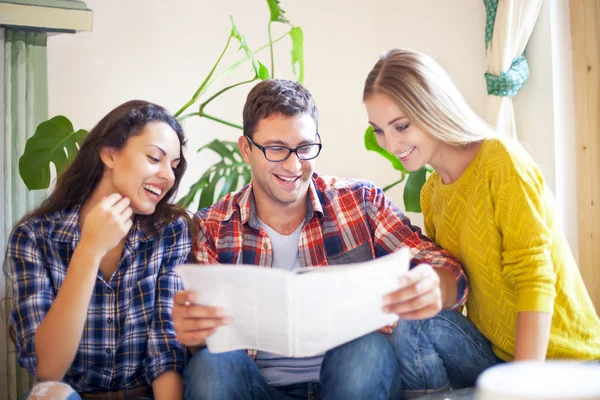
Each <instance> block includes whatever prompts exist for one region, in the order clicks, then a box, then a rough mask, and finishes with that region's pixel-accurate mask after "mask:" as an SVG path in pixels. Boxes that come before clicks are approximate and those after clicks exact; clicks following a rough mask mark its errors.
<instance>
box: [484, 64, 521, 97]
mask: <svg viewBox="0 0 600 400" xmlns="http://www.w3.org/2000/svg"><path fill="white" fill-rule="evenodd" d="M527 78H529V65H528V64H527V59H526V58H525V57H524V56H520V57H517V58H515V59H514V60H513V62H512V64H511V65H510V69H509V70H508V71H507V72H502V73H501V74H500V75H493V74H490V73H489V72H486V73H485V82H486V84H487V92H488V94H491V95H493V96H502V97H507V96H514V95H515V94H517V92H518V91H519V89H521V87H523V85H524V84H525V81H527Z"/></svg>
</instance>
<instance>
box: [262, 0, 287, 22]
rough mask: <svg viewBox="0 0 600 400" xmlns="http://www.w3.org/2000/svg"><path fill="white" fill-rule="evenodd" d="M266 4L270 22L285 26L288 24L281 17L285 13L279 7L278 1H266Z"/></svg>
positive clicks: (284, 18)
mask: <svg viewBox="0 0 600 400" xmlns="http://www.w3.org/2000/svg"><path fill="white" fill-rule="evenodd" d="M267 4H268V5H269V11H270V12H271V19H270V21H271V22H283V23H285V24H289V23H290V21H288V19H287V18H286V17H284V16H283V14H285V11H283V10H282V9H281V7H280V6H279V0H267Z"/></svg>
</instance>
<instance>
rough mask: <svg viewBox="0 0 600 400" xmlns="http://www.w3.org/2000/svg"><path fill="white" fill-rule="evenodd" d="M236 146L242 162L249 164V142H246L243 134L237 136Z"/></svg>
mask: <svg viewBox="0 0 600 400" xmlns="http://www.w3.org/2000/svg"><path fill="white" fill-rule="evenodd" d="M238 147H239V148H240V153H242V158H243V159H244V162H245V163H246V164H250V143H248V139H246V137H245V136H243V135H242V136H240V137H239V139H238Z"/></svg>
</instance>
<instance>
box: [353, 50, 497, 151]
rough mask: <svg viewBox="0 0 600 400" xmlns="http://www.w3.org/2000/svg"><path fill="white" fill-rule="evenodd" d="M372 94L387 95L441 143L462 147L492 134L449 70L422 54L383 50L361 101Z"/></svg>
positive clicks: (370, 75)
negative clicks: (468, 102) (463, 94)
mask: <svg viewBox="0 0 600 400" xmlns="http://www.w3.org/2000/svg"><path fill="white" fill-rule="evenodd" d="M375 93H380V94H383V95H385V96H388V97H389V98H390V99H392V100H393V101H394V102H395V103H396V105H398V107H400V109H402V111H404V113H405V114H406V116H407V117H408V118H409V119H410V120H411V121H413V122H414V123H415V124H417V125H418V126H419V127H420V128H421V129H423V130H424V131H426V132H427V133H429V134H430V135H432V136H434V137H435V138H437V139H439V140H441V141H442V142H445V143H448V144H451V145H455V146H464V145H468V144H469V143H474V142H479V141H481V140H483V139H486V138H488V137H491V136H494V135H495V131H494V130H493V129H492V128H491V127H490V126H489V125H488V124H486V123H485V122H484V121H483V120H482V119H481V118H480V117H479V116H478V115H477V114H476V113H475V112H474V111H473V110H472V109H471V107H469V105H468V104H467V103H466V101H465V99H464V98H463V96H462V94H461V93H460V92H459V90H458V89H457V87H456V85H455V84H454V82H453V81H452V79H451V78H450V76H449V75H448V73H447V72H446V71H445V70H444V69H443V68H442V67H441V66H440V65H439V64H438V63H437V62H436V61H435V60H434V59H433V58H431V57H429V56H426V55H425V54H421V53H418V52H416V51H412V50H406V49H392V50H390V51H388V52H385V53H383V54H382V55H381V57H380V58H379V61H377V63H376V64H375V66H374V67H373V69H372V70H371V72H369V75H368V76H367V80H366V81H365V88H364V91H363V101H364V100H366V99H367V98H368V97H369V96H370V95H372V94H375Z"/></svg>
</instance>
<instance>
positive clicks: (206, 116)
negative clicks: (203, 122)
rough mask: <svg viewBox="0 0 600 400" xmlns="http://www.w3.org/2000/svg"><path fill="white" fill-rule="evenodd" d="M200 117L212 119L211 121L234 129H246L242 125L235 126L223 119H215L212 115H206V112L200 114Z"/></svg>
mask: <svg viewBox="0 0 600 400" xmlns="http://www.w3.org/2000/svg"><path fill="white" fill-rule="evenodd" d="M199 116H200V117H204V118H208V119H211V120H213V121H216V122H220V123H222V124H223V125H227V126H231V127H232V128H238V129H244V128H243V127H242V126H241V125H238V124H234V123H233V122H229V121H225V120H223V119H221V118H217V117H213V116H212V115H208V114H206V113H204V112H203V113H201V114H199Z"/></svg>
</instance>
